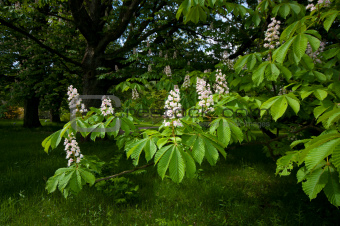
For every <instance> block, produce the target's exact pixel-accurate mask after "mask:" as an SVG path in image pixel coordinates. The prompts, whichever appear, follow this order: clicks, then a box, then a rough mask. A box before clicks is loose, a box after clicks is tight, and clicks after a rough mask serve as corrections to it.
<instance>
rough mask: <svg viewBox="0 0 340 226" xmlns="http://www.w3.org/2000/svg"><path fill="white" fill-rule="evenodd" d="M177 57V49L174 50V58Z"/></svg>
mask: <svg viewBox="0 0 340 226" xmlns="http://www.w3.org/2000/svg"><path fill="white" fill-rule="evenodd" d="M176 58H177V50H176V51H175V52H174V56H173V59H176Z"/></svg>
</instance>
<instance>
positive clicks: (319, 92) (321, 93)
mask: <svg viewBox="0 0 340 226" xmlns="http://www.w3.org/2000/svg"><path fill="white" fill-rule="evenodd" d="M314 95H315V97H316V98H318V99H319V100H323V99H325V98H326V97H327V95H328V93H327V91H325V90H322V89H316V90H314Z"/></svg>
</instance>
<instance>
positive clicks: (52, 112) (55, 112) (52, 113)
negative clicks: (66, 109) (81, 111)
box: [50, 109, 60, 122]
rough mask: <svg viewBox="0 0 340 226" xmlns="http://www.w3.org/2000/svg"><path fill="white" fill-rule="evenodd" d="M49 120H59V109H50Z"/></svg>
mask: <svg viewBox="0 0 340 226" xmlns="http://www.w3.org/2000/svg"><path fill="white" fill-rule="evenodd" d="M50 121H51V122H60V111H59V109H57V110H55V109H51V110H50Z"/></svg>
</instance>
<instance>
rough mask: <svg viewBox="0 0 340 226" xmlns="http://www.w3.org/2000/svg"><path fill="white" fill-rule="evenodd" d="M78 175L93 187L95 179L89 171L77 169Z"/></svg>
mask: <svg viewBox="0 0 340 226" xmlns="http://www.w3.org/2000/svg"><path fill="white" fill-rule="evenodd" d="M79 173H80V176H81V178H82V179H84V180H85V182H86V183H89V184H90V185H91V186H92V185H94V183H95V181H96V177H95V176H94V175H93V174H92V173H91V172H90V171H88V170H85V169H79Z"/></svg>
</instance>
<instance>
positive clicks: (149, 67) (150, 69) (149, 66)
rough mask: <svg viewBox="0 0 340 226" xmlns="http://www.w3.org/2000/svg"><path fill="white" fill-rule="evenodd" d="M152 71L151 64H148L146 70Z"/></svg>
mask: <svg viewBox="0 0 340 226" xmlns="http://www.w3.org/2000/svg"><path fill="white" fill-rule="evenodd" d="M151 71H152V66H151V64H149V65H148V72H151Z"/></svg>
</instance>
